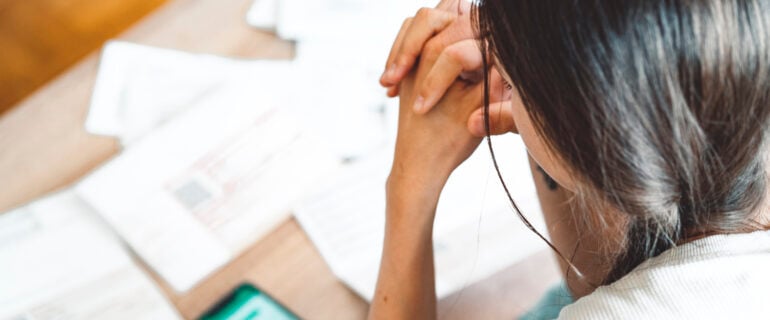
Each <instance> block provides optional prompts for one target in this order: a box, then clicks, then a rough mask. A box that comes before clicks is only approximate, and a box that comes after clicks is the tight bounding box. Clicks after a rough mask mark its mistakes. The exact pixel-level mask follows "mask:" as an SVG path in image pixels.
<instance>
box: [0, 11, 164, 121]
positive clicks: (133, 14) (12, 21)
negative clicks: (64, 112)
mask: <svg viewBox="0 0 770 320" xmlns="http://www.w3.org/2000/svg"><path fill="white" fill-rule="evenodd" d="M163 2H165V0H0V114H3V113H5V112H6V111H7V110H9V109H10V108H11V107H13V106H14V105H15V104H16V103H18V102H19V101H20V100H21V99H23V98H24V97H26V96H27V95H29V94H30V93H32V92H33V91H34V90H35V89H37V88H39V87H40V86H42V85H43V84H45V83H46V82H47V81H49V80H50V79H52V78H54V77H55V76H56V75H58V74H59V73H61V72H62V71H64V70H66V69H67V68H68V67H69V66H71V65H73V64H74V63H76V62H77V61H79V60H80V59H81V58H82V57H84V56H86V55H87V54H89V53H90V52H92V51H94V50H97V49H99V48H100V47H101V45H102V44H103V43H104V41H105V40H107V39H110V38H112V37H114V36H115V35H117V34H118V33H120V32H121V31H123V30H124V29H126V28H127V27H129V26H130V25H132V24H133V23H134V22H136V21H138V20H139V19H140V18H141V17H143V16H145V15H146V14H148V13H149V12H151V11H152V10H154V9H155V8H157V7H159V6H160V5H161V4H162V3H163Z"/></svg>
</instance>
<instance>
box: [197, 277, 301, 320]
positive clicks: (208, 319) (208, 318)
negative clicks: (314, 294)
mask: <svg viewBox="0 0 770 320" xmlns="http://www.w3.org/2000/svg"><path fill="white" fill-rule="evenodd" d="M199 319H201V320H225V319H226V320H264V319H270V320H297V319H299V317H298V316H297V315H295V314H293V313H292V312H291V311H289V309H287V308H286V307H284V306H283V305H281V304H280V303H278V302H277V301H275V299H273V298H272V297H270V296H269V295H267V294H266V293H265V292H264V291H262V290H259V289H257V288H256V287H254V286H253V285H251V284H249V283H244V284H242V285H240V286H238V287H237V288H235V290H233V292H232V293H230V294H229V295H228V296H227V297H225V298H224V299H222V300H221V301H220V302H219V303H217V304H216V305H215V306H214V307H213V308H211V310H209V311H208V312H206V313H205V314H204V315H202V316H201V317H200V318H199Z"/></svg>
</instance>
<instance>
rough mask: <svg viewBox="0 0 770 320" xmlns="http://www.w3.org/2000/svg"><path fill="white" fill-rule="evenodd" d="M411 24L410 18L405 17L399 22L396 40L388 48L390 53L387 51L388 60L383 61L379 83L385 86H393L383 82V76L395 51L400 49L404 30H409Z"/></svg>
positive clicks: (394, 56) (393, 57)
mask: <svg viewBox="0 0 770 320" xmlns="http://www.w3.org/2000/svg"><path fill="white" fill-rule="evenodd" d="M411 24H412V18H406V19H405V20H404V23H402V24H401V29H399V30H398V34H397V35H396V40H395V41H393V46H392V47H391V48H390V53H388V60H387V61H385V72H383V73H382V76H381V77H380V84H381V85H382V86H385V87H390V86H393V85H392V84H386V83H385V82H384V79H385V76H386V75H387V74H388V71H389V70H391V69H392V68H390V66H391V65H393V60H394V59H395V58H396V53H398V52H399V51H400V49H401V43H402V42H403V39H404V35H405V34H406V31H407V30H409V26H410V25H411Z"/></svg>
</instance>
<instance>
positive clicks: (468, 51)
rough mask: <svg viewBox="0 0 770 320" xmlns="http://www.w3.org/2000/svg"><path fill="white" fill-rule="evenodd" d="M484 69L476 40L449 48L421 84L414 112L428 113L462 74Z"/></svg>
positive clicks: (465, 41) (469, 40) (458, 43)
mask: <svg viewBox="0 0 770 320" xmlns="http://www.w3.org/2000/svg"><path fill="white" fill-rule="evenodd" d="M482 67H483V59H482V56H481V52H480V51H479V48H478V46H477V45H476V40H473V39H467V40H463V41H460V42H457V43H454V44H452V45H450V46H448V47H447V48H446V49H444V51H443V52H442V53H441V54H440V55H439V57H438V59H436V62H435V63H434V64H433V66H431V68H430V71H429V72H428V74H427V75H426V76H425V77H424V78H423V79H422V81H421V82H420V85H419V86H420V88H418V91H417V94H418V96H417V98H416V100H415V105H414V111H415V112H417V113H425V112H428V111H429V110H430V109H431V108H432V107H433V106H434V105H435V104H436V103H437V102H438V101H439V100H441V97H442V96H443V95H444V93H445V92H446V91H447V89H448V88H449V86H451V85H452V83H454V82H455V81H457V80H458V77H459V76H460V75H461V74H463V73H468V72H472V71H478V70H481V68H482Z"/></svg>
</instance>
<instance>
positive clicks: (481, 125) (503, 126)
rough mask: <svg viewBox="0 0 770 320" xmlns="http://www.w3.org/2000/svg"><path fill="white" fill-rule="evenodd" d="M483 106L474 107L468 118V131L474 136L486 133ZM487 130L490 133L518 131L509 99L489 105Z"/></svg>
mask: <svg viewBox="0 0 770 320" xmlns="http://www.w3.org/2000/svg"><path fill="white" fill-rule="evenodd" d="M485 126H486V124H485V119H484V108H483V107H481V108H478V109H476V110H475V111H474V112H473V113H472V114H471V116H470V117H469V118H468V131H470V133H471V134H472V135H473V136H475V137H479V138H480V137H485V136H486V135H487V129H486V127H485ZM489 131H490V134H492V135H499V134H503V133H508V132H514V133H518V130H517V129H516V122H515V121H514V120H513V105H512V104H511V100H508V101H501V102H496V103H492V104H490V105H489Z"/></svg>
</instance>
